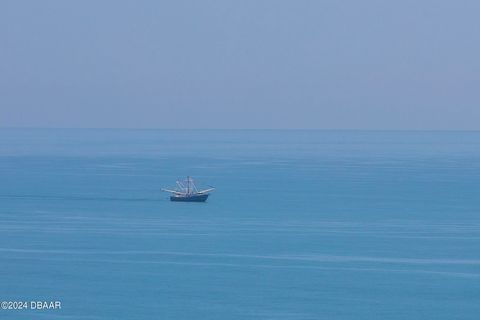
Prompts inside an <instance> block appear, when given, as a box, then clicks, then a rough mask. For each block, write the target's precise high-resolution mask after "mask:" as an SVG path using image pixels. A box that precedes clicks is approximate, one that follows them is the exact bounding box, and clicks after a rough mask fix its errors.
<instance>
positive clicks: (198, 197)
mask: <svg viewBox="0 0 480 320" xmlns="http://www.w3.org/2000/svg"><path fill="white" fill-rule="evenodd" d="M207 198H208V194H192V195H188V196H170V201H176V202H205V201H207Z"/></svg>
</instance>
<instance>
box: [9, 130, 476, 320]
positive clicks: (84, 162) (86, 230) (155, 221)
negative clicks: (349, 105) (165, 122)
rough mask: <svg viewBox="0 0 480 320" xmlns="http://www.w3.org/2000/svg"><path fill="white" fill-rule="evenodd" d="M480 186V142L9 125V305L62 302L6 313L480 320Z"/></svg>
mask: <svg viewBox="0 0 480 320" xmlns="http://www.w3.org/2000/svg"><path fill="white" fill-rule="evenodd" d="M186 175H192V176H193V177H194V178H196V181H197V182H198V183H199V184H200V185H203V186H206V185H214V186H216V187H217V190H216V191H215V192H214V193H213V194H212V196H211V197H210V198H209V200H208V202H207V203H203V204H202V203H172V202H169V201H168V198H167V195H166V194H162V193H161V192H160V188H161V187H166V186H172V185H173V184H174V182H175V180H176V179H177V178H179V177H182V176H186ZM479 186H480V132H394V131H391V132H378V131H377V132H374V131H372V132H368V131H261V130H256V131H255V130H254V131H222V130H212V131H168V130H113V129H112V130H106V129H105V130H73V129H70V130H61V129H56V130H47V129H0V204H1V206H0V267H1V268H0V300H2V301H3V300H14V301H16V300H20V301H22V300H27V301H30V300H46V301H50V300H60V301H61V303H62V309H61V310H51V311H45V310H43V311H34V310H21V311H19V310H17V311H14V310H7V311H4V310H0V318H1V319H112V320H113V319H115V320H118V319H222V320H223V319H479V317H480V188H479Z"/></svg>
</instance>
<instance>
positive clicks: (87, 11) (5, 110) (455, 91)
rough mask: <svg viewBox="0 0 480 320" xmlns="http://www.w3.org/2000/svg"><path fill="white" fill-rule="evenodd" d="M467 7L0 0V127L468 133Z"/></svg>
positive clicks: (477, 29)
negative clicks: (448, 130)
mask: <svg viewBox="0 0 480 320" xmlns="http://www.w3.org/2000/svg"><path fill="white" fill-rule="evenodd" d="M479 15H480V1H478V0H475V1H461V0H455V1H442V0H425V1H422V0H414V1H413V0H412V1H410V0H401V1H387V0H378V1H372V0H362V1H359V0H353V1H342V0H331V1H322V0H313V1H306V0H291V1H281V0H272V1H263V0H251V1H249V0H237V1H227V0H218V1H205V0H196V1H193V0H192V1H179V0H175V1H173V0H172V1H160V0H152V1H138V0H137V1H133V0H132V1H113V0H111V1H108V0H98V1H85V0H81V1H65V0H59V1H46V0H42V1H37V0H35V1H22V0H12V1H9V0H2V1H0V126H1V127H23V126H28V127H130V128H144V127H145V128H186V127H193V128H319V129H332V128H350V129H480V18H479Z"/></svg>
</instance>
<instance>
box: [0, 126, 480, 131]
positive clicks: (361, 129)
mask: <svg viewBox="0 0 480 320" xmlns="http://www.w3.org/2000/svg"><path fill="white" fill-rule="evenodd" d="M2 129H26V130H28V129H30V130H32V129H33V130H49V129H50V130H145V131H153V130H172V131H174V130H175V131H184V130H191V131H215V130H218V131H401V132H409V131H410V132H412V131H413V132H439V131H442V132H477V131H480V129H404V128H402V129H381V128H371V129H366V128H155V127H144V128H138V127H37V126H18V127H3V126H0V130H2Z"/></svg>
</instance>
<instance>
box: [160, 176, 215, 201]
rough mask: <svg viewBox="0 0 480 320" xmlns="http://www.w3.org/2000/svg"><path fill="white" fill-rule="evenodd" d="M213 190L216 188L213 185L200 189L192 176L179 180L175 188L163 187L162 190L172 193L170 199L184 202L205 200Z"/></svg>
mask: <svg viewBox="0 0 480 320" xmlns="http://www.w3.org/2000/svg"><path fill="white" fill-rule="evenodd" d="M213 190H215V188H213V187H211V188H208V189H204V190H198V189H197V187H196V186H195V183H193V179H192V178H191V177H187V179H186V180H184V181H180V180H177V186H176V188H175V189H162V191H165V192H169V193H171V195H170V201H183V202H205V201H206V200H207V199H208V196H209V195H210V192H212V191H213Z"/></svg>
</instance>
